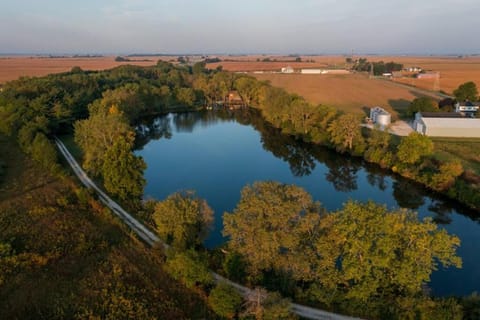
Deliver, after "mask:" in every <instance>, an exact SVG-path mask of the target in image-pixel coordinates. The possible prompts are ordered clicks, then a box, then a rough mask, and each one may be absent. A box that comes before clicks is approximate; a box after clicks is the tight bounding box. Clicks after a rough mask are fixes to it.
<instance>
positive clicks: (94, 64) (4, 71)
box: [0, 56, 176, 83]
mask: <svg viewBox="0 0 480 320" xmlns="http://www.w3.org/2000/svg"><path fill="white" fill-rule="evenodd" d="M129 59H131V60H132V61H128V62H117V61H115V57H114V56H108V57H107V56H105V57H88V58H77V57H65V58H64V57H58V58H57V57H53V58H51V57H40V56H35V57H26V56H21V57H19V56H14V57H0V83H5V82H7V81H10V80H15V79H17V78H19V77H22V76H29V77H40V76H46V75H48V74H51V73H60V72H66V71H70V70H71V69H72V67H80V68H82V69H83V70H105V69H110V68H113V67H117V66H120V65H124V64H133V65H138V66H151V65H154V64H156V63H157V61H158V60H160V59H162V60H167V61H168V60H175V61H176V57H166V56H161V57H157V56H148V57H131V58H129Z"/></svg>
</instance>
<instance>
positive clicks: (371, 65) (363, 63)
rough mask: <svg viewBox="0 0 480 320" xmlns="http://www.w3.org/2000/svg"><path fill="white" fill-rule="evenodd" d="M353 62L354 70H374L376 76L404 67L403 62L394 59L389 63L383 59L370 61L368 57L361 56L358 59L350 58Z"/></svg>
mask: <svg viewBox="0 0 480 320" xmlns="http://www.w3.org/2000/svg"><path fill="white" fill-rule="evenodd" d="M351 62H353V66H352V69H353V70H356V71H364V72H373V74H374V75H376V76H381V75H382V74H384V73H391V72H393V71H401V70H402V69H403V64H401V63H396V62H393V61H391V62H387V63H385V62H383V61H378V62H370V61H368V60H367V58H359V59H358V60H356V61H351V60H350V63H351ZM347 63H348V61H347Z"/></svg>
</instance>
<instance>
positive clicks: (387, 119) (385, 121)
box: [370, 107, 392, 128]
mask: <svg viewBox="0 0 480 320" xmlns="http://www.w3.org/2000/svg"><path fill="white" fill-rule="evenodd" d="M370 119H371V120H372V122H373V123H375V124H378V125H380V126H381V127H383V128H385V127H388V126H389V125H390V123H391V121H392V116H391V114H390V112H388V111H386V110H385V109H383V108H381V107H374V108H371V109H370Z"/></svg>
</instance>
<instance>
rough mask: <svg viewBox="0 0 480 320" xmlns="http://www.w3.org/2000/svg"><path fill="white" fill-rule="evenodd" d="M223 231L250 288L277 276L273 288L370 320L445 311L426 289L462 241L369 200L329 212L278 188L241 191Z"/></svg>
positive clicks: (295, 191) (298, 192)
mask: <svg viewBox="0 0 480 320" xmlns="http://www.w3.org/2000/svg"><path fill="white" fill-rule="evenodd" d="M224 233H225V235H226V236H228V237H229V239H230V240H229V242H228V248H229V249H230V250H232V251H233V252H235V253H238V254H239V255H240V257H241V258H242V259H243V260H244V261H245V262H246V264H247V271H248V274H249V276H250V278H249V279H250V281H251V282H252V283H260V284H262V283H263V284H264V283H269V282H268V279H269V278H270V277H271V276H272V275H275V279H277V280H276V281H275V284H272V283H270V286H273V289H277V290H281V291H282V292H284V293H287V292H289V293H290V294H292V293H293V294H294V295H297V296H299V297H304V298H307V299H308V300H310V301H312V302H313V301H315V302H316V303H321V304H322V305H325V306H329V307H333V306H337V307H338V306H342V307H341V308H342V310H343V311H344V312H345V311H347V312H353V313H355V314H357V315H358V314H363V315H365V316H367V315H368V316H369V317H370V318H390V317H391V316H394V315H395V316H397V317H400V318H401V317H402V316H401V315H402V314H403V315H404V316H405V314H406V313H407V311H406V310H404V308H407V306H406V304H407V303H408V308H410V309H409V311H408V312H410V311H411V310H415V312H417V313H419V314H424V313H428V312H433V310H434V309H436V308H438V309H442V308H443V307H442V306H440V305H437V306H435V303H434V302H433V301H431V300H430V303H427V301H429V298H428V297H427V296H424V295H423V293H422V288H423V284H425V283H426V282H428V281H429V279H430V274H431V272H432V271H433V270H436V269H437V268H438V265H439V263H441V264H442V265H443V266H444V267H448V266H450V265H453V266H456V267H460V266H461V260H460V258H459V257H457V256H456V254H455V251H456V248H457V247H458V246H459V244H460V241H459V239H458V238H457V237H455V236H451V235H448V234H447V233H446V231H445V230H439V229H438V228H437V226H436V224H434V223H433V222H432V221H431V220H430V219H425V220H424V221H419V220H418V218H417V215H416V214H415V213H413V212H410V211H404V210H395V211H389V210H387V208H386V207H384V206H380V205H377V204H374V203H372V202H368V203H357V202H348V203H346V204H345V205H344V207H343V208H342V209H340V210H338V211H335V212H331V213H327V212H325V211H324V210H322V209H321V208H320V206H319V204H317V203H314V202H312V200H311V197H310V195H309V194H308V193H306V192H305V191H304V190H303V189H301V188H299V187H296V186H292V185H284V184H280V183H277V182H257V183H255V184H254V185H252V186H247V187H245V188H244V189H243V190H242V196H241V199H240V202H239V203H238V205H237V207H236V208H235V210H234V211H233V212H232V213H225V215H224ZM407 301H408V302H407ZM417 303H418V304H419V305H418V306H417V305H416V304H417ZM420 304H421V306H420ZM423 304H424V305H423ZM362 309H363V310H362ZM457 309H458V307H455V305H454V306H452V308H451V309H450V310H449V311H448V312H450V316H453V315H454V313H453V312H456V311H457Z"/></svg>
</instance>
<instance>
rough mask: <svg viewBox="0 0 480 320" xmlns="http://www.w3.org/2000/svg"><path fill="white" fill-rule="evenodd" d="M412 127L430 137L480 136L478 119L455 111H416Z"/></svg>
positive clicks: (479, 121) (479, 120)
mask: <svg viewBox="0 0 480 320" xmlns="http://www.w3.org/2000/svg"><path fill="white" fill-rule="evenodd" d="M413 129H414V130H415V131H417V132H419V133H421V134H424V135H426V136H431V137H458V138H460V137H469V138H480V119H476V118H471V117H465V116H463V115H462V114H460V113H456V112H433V113H429V112H423V113H422V112H418V113H417V114H416V115H415V121H414V123H413Z"/></svg>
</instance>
